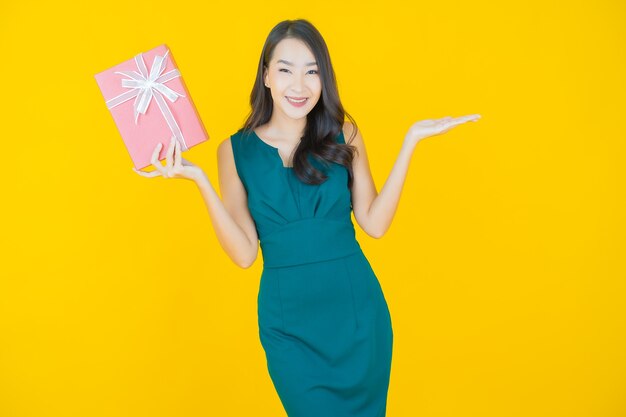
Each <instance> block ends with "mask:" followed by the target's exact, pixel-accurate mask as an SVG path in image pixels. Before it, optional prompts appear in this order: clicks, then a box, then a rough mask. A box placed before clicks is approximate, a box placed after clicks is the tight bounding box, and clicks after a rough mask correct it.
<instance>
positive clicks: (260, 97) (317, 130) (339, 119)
mask: <svg viewBox="0 0 626 417" xmlns="http://www.w3.org/2000/svg"><path fill="white" fill-rule="evenodd" d="M285 38H295V39H299V40H301V41H302V42H304V43H305V44H306V45H307V46H308V47H309V49H310V50H311V52H312V53H313V55H314V56H315V60H316V61H317V63H318V68H319V70H320V71H319V75H320V77H321V84H322V92H321V96H320V99H319V101H318V102H317V103H316V105H315V107H314V108H313V109H312V110H311V111H310V112H309V114H308V115H307V123H306V128H305V132H304V136H303V137H302V138H301V141H300V144H299V145H298V147H297V148H296V151H295V153H294V156H293V170H294V171H295V174H296V175H297V176H298V178H299V179H300V180H301V181H303V182H305V183H307V184H321V183H323V182H324V181H326V179H327V178H328V176H327V175H326V174H324V173H323V172H321V171H320V170H318V169H316V168H315V167H314V166H313V165H312V164H311V163H310V162H309V160H308V159H307V156H308V155H311V156H312V157H313V158H315V159H316V160H318V161H320V162H321V163H322V164H324V165H325V166H327V165H328V163H329V162H335V163H338V164H341V165H344V166H345V167H346V168H347V170H348V174H349V177H348V178H349V179H348V187H349V188H352V182H353V172H352V160H353V158H354V153H355V152H358V150H357V148H356V147H355V146H353V145H349V144H348V143H349V141H348V140H346V141H345V142H346V144H341V143H337V142H336V141H335V138H336V137H337V135H339V133H340V132H341V131H342V128H343V124H344V120H345V117H346V116H347V117H348V118H349V119H350V121H351V122H352V124H353V125H354V129H353V134H352V136H351V137H354V136H355V135H356V132H357V129H358V128H357V125H356V122H355V121H354V119H353V118H352V116H350V115H349V114H348V113H347V112H346V111H345V110H344V109H343V106H342V105H341V101H340V100H339V93H338V90H337V81H336V79H335V71H334V70H333V67H332V65H331V61H330V55H329V53H328V48H327V47H326V42H325V41H324V38H323V37H322V35H321V34H320V32H319V31H318V30H317V29H316V28H315V27H314V26H313V25H312V24H311V23H310V22H309V21H308V20H305V19H296V20H284V21H282V22H280V23H278V24H277V25H276V26H274V28H272V30H271V31H270V33H269V35H268V36H267V39H266V40H265V44H264V45H263V50H262V51H261V58H260V59H259V66H258V69H257V75H256V79H255V81H254V86H253V87H252V93H251V94H250V107H251V111H250V113H249V114H248V116H247V119H246V121H245V122H244V124H243V126H242V128H241V129H240V130H242V129H243V130H244V131H245V132H246V133H248V134H249V133H250V131H251V130H253V129H255V128H256V127H258V126H261V125H263V124H265V123H267V122H268V121H269V120H270V117H271V115H272V109H273V101H272V95H271V92H270V90H269V89H267V88H265V85H264V83H263V70H264V68H269V63H270V61H271V59H272V55H273V53H274V48H275V47H276V45H277V44H278V43H279V42H280V41H281V40H283V39H285Z"/></svg>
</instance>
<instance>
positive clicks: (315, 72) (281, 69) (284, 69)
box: [278, 68, 317, 74]
mask: <svg viewBox="0 0 626 417" xmlns="http://www.w3.org/2000/svg"><path fill="white" fill-rule="evenodd" d="M278 71H286V72H289V70H288V69H287V68H280V69H279V70H278ZM311 71H313V73H314V74H317V70H311ZM311 71H309V72H311Z"/></svg>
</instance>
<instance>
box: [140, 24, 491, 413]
mask: <svg viewBox="0 0 626 417" xmlns="http://www.w3.org/2000/svg"><path fill="white" fill-rule="evenodd" d="M257 71H258V72H257V77H256V80H255V84H254V87H253V89H252V94H251V99H250V104H251V107H252V110H251V113H250V114H249V117H248V119H247V120H246V122H245V123H244V126H243V127H242V128H241V129H239V130H238V131H237V132H236V133H234V134H233V135H231V136H230V137H229V138H227V139H225V140H224V141H222V142H221V143H220V144H219V145H218V149H217V156H218V172H219V185H220V190H221V194H222V199H220V198H219V197H218V195H217V193H216V191H215V190H214V188H213V186H212V185H211V182H210V181H209V179H208V178H207V176H206V175H205V174H204V172H203V171H202V170H201V169H200V168H199V167H197V166H196V165H194V164H193V163H191V162H189V161H188V160H186V159H184V158H182V156H181V150H180V149H181V148H180V143H178V141H175V140H172V141H170V144H169V148H168V150H167V156H166V165H165V166H163V165H161V164H160V163H158V159H157V158H158V153H159V150H160V146H159V147H157V149H155V151H154V154H153V157H152V162H153V165H154V166H155V168H156V170H155V171H153V172H151V173H145V172H141V171H137V172H138V173H139V174H140V175H143V176H146V177H155V176H160V175H162V176H163V177H165V178H184V179H189V180H193V181H194V182H195V183H196V184H197V186H198V188H199V189H200V192H201V194H202V196H203V198H204V201H205V202H206V206H207V207H208V211H209V215H210V217H211V221H212V224H213V227H214V229H215V231H216V233H217V237H218V239H219V242H220V244H221V246H222V248H223V249H224V251H225V252H226V253H227V254H228V256H230V258H231V259H232V260H233V261H234V262H235V263H236V264H237V265H239V266H241V267H242V268H248V267H249V266H250V265H252V264H253V263H254V261H255V260H256V258H257V254H258V242H259V241H260V246H261V251H262V256H263V272H262V274H261V281H260V286H259V293H258V323H259V336H260V340H261V344H262V346H263V349H264V351H265V354H266V358H267V367H268V371H269V374H270V376H271V379H272V381H273V383H274V386H275V388H276V391H277V393H278V395H279V397H280V399H281V401H282V404H283V406H284V408H285V411H286V412H287V414H288V415H289V416H290V417H321V416H324V417H348V416H361V417H382V416H385V414H386V403H387V391H388V386H389V376H390V371H391V357H392V345H393V331H392V326H391V318H390V315H389V310H388V308H387V303H386V301H385V297H384V295H383V292H382V289H381V287H380V284H379V281H378V279H377V277H376V275H375V274H374V271H373V270H372V268H371V266H370V264H369V262H368V260H367V258H366V257H365V255H364V253H363V251H362V250H361V248H360V246H359V243H358V242H357V240H356V239H355V231H354V226H353V223H352V220H351V212H354V217H355V219H356V221H357V223H358V224H359V226H360V227H361V228H362V229H363V230H364V231H365V232H366V233H367V234H368V235H370V236H372V237H375V238H380V237H382V236H383V235H384V234H385V232H386V231H387V229H388V228H389V226H390V224H391V221H392V219H393V216H394V213H395V211H396V207H397V205H398V200H399V199H400V194H401V190H402V186H403V183H404V180H405V177H406V173H407V170H408V167H409V161H410V159H411V155H412V153H413V150H414V149H415V146H416V145H417V143H418V142H419V141H420V140H422V139H424V138H426V137H429V136H433V135H437V134H441V133H443V132H446V131H448V130H449V129H451V128H452V127H454V126H457V125H459V124H461V123H465V122H468V121H476V120H478V118H479V117H480V116H479V115H471V116H464V117H458V118H452V117H445V118H442V119H437V120H424V121H420V122H417V123H415V124H414V125H413V126H411V128H410V129H409V131H408V133H407V134H406V136H405V138H404V142H403V144H402V148H401V150H400V154H399V155H398V159H397V161H396V163H395V165H394V167H393V169H392V170H391V173H390V174H389V177H388V179H387V181H386V182H385V185H384V186H383V188H382V189H381V191H380V193H378V191H377V190H376V187H375V185H374V181H373V179H372V175H371V173H370V168H369V164H368V159H367V154H366V151H365V145H364V142H363V138H362V136H361V134H360V133H359V131H358V128H357V127H356V123H350V122H347V121H346V122H344V118H345V116H347V117H349V118H350V120H352V121H353V122H354V120H353V119H352V117H350V116H349V115H348V114H347V113H346V112H345V111H344V109H343V107H342V105H341V102H340V100H339V95H338V92H337V85H336V81H335V73H334V71H333V67H332V65H331V61H330V57H329V54H328V50H327V47H326V43H325V42H324V39H323V38H322V36H321V35H320V33H319V32H318V31H317V30H316V28H315V27H314V26H313V25H311V23H309V22H308V21H307V20H303V19H300V20H287V21H283V22H280V23H279V24H278V25H276V26H275V27H274V28H273V29H272V31H271V32H270V34H269V35H268V38H267V40H266V42H265V45H264V46H263V51H262V53H261V59H260V61H259V66H258V70H257ZM346 138H349V139H348V140H347V141H346Z"/></svg>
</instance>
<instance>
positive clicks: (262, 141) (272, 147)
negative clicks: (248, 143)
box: [250, 129, 293, 169]
mask: <svg viewBox="0 0 626 417" xmlns="http://www.w3.org/2000/svg"><path fill="white" fill-rule="evenodd" d="M250 130H251V131H252V134H253V135H254V137H256V138H257V139H258V140H259V142H261V143H262V144H263V145H265V146H267V147H268V148H270V149H272V150H273V151H274V153H275V155H276V157H277V158H278V160H279V161H280V166H281V167H282V168H283V169H293V166H285V165H284V162H283V158H282V157H281V156H280V150H279V149H278V148H277V147H275V146H272V145H270V144H269V143H267V142H265V141H264V140H263V139H261V137H260V136H259V135H257V133H256V132H255V131H254V129H250Z"/></svg>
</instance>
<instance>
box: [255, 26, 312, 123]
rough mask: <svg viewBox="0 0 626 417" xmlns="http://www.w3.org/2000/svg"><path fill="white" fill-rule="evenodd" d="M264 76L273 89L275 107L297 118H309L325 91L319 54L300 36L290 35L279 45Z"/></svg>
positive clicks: (266, 82) (266, 83)
mask: <svg viewBox="0 0 626 417" xmlns="http://www.w3.org/2000/svg"><path fill="white" fill-rule="evenodd" d="M263 78H264V82H265V86H266V87H269V88H270V90H271V94H272V99H273V100H274V109H275V110H281V111H282V112H283V113H284V114H285V115H287V116H288V117H291V118H294V119H300V118H302V117H305V116H306V115H307V114H308V113H309V112H310V111H311V110H312V109H313V107H315V105H316V104H317V102H318V100H319V98H320V95H321V93H322V84H321V79H320V75H319V71H318V66H317V63H316V62H315V57H314V56H313V53H312V52H311V51H310V50H309V48H308V47H307V45H306V44H305V43H304V42H302V41H300V40H298V39H293V38H286V39H283V40H281V41H280V42H279V43H278V45H276V48H274V53H273V56H272V59H271V61H270V63H269V68H266V69H265V73H264V77H263ZM290 99H293V101H292V100H290ZM302 99H305V100H304V101H302Z"/></svg>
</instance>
